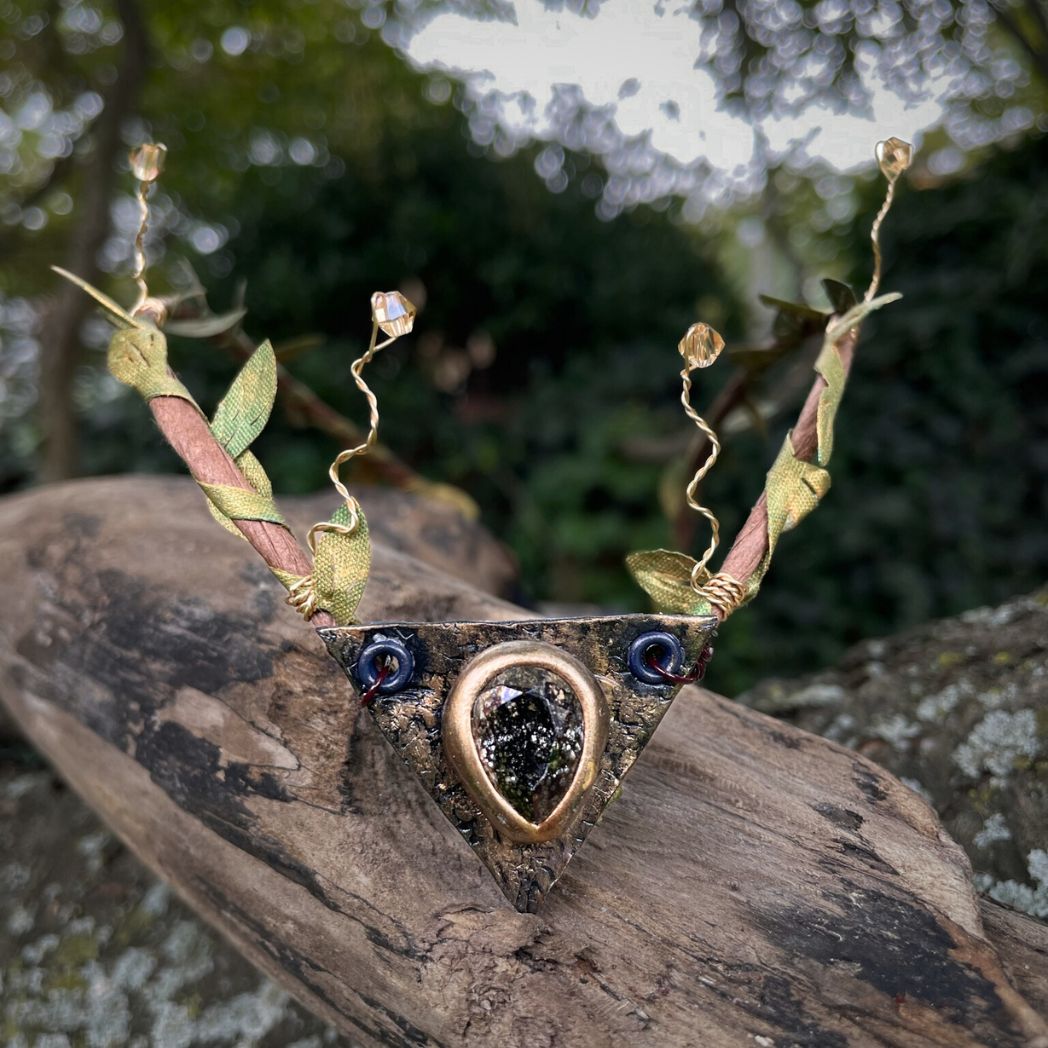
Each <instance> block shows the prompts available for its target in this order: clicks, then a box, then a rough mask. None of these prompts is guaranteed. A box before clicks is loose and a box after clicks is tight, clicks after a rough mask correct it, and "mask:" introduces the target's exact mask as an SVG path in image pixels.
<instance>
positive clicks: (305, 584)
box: [287, 574, 319, 622]
mask: <svg viewBox="0 0 1048 1048" xmlns="http://www.w3.org/2000/svg"><path fill="white" fill-rule="evenodd" d="M318 601H319V598H318V596H317V581H316V579H315V578H313V575H312V574H309V575H299V576H298V577H297V578H294V581H291V582H289V583H288V584H287V603H288V604H290V605H291V607H293V608H294V609H295V611H297V612H298V613H299V614H300V615H301V616H302V618H304V619H305V620H306V622H309V620H310V619H311V618H313V616H314V615H315V614H316V611H317V608H318V606H319V605H318Z"/></svg>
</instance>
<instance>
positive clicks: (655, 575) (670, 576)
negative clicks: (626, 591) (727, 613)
mask: <svg viewBox="0 0 1048 1048" xmlns="http://www.w3.org/2000/svg"><path fill="white" fill-rule="evenodd" d="M696 563H697V562H696V561H695V559H694V558H692V557H689V556H687V555H686V554H684V553H677V552H675V551H673V550H668V549H652V550H645V551H644V552H641V553H631V554H630V555H629V556H628V557H627V558H626V567H627V568H628V569H629V572H630V574H631V575H632V576H633V577H634V579H636V581H637V585H638V586H640V588H641V589H642V590H644V592H645V593H647V594H648V596H649V597H651V601H652V604H653V605H654V607H655V608H656V609H657V610H659V611H661V612H664V613H665V614H667V615H709V614H711V613H712V609H711V607H710V604H709V601H707V600H705V599H704V598H702V597H700V596H699V594H698V593H696V592H695V590H694V589H693V588H692V585H691V573H692V571H694V569H695V564H696Z"/></svg>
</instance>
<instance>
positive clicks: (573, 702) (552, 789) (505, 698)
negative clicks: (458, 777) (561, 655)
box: [473, 666, 584, 823]
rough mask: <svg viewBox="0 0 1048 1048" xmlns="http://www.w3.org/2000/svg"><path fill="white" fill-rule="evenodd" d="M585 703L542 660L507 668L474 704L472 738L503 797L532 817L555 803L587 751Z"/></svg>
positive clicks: (542, 815) (543, 814)
mask: <svg viewBox="0 0 1048 1048" xmlns="http://www.w3.org/2000/svg"><path fill="white" fill-rule="evenodd" d="M583 735H584V730H583V721H582V707H581V705H580V704H579V700H578V697H577V696H576V695H575V692H574V691H573V690H572V688H571V686H570V685H569V684H568V683H567V681H565V680H563V679H562V678H561V677H560V676H558V675H557V674H555V673H552V672H550V671H549V670H545V669H541V668H539V667H537V666H515V667H512V668H511V669H508V670H503V671H502V673H499V674H498V675H497V676H495V677H492V679H491V680H490V681H489V682H488V684H487V685H486V686H485V688H484V690H483V691H482V692H481V693H480V695H479V696H478V697H477V700H476V702H475V703H474V706H473V739H474V741H475V742H476V744H477V752H478V753H479V754H480V760H481V763H482V764H483V765H484V769H485V771H487V773H488V776H489V777H490V778H491V781H492V782H493V783H494V784H495V786H496V787H497V788H498V790H499V792H500V793H501V794H502V796H503V797H505V798H506V800H507V801H509V803H510V804H512V805H513V807H514V808H515V809H516V810H517V811H518V812H520V814H521V815H523V816H524V818H525V819H528V820H529V821H530V822H536V823H537V822H541V821H542V820H543V819H545V818H546V816H547V815H549V814H550V812H552V811H553V809H554V808H556V806H557V803H558V802H559V801H560V799H561V798H562V797H563V796H564V794H565V793H566V792H567V789H568V787H569V786H570V785H571V780H572V779H573V778H574V776H575V769H576V768H577V767H578V763H579V757H580V756H581V755H582V740H583Z"/></svg>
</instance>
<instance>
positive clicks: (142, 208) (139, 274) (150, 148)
mask: <svg viewBox="0 0 1048 1048" xmlns="http://www.w3.org/2000/svg"><path fill="white" fill-rule="evenodd" d="M166 153H167V147H166V146H164V145H161V144H160V143H158V142H145V143H143V144H142V145H140V146H138V148H137V149H133V150H132V151H131V155H130V157H129V161H130V164H131V171H132V173H133V174H134V176H135V177H136V178H137V179H138V188H137V189H136V191H135V199H136V200H137V201H138V232H137V233H135V245H134V269H133V271H132V273H131V276H132V278H133V279H134V281H135V284H136V285H137V286H138V298H137V299H136V300H135V304H134V305H133V306H132V307H131V315H132V316H137V315H138V314H139V313H141V312H142V309H143V307H144V306H145V305H146V303H147V301H148V300H149V288H148V287H147V285H146V233H147V232H148V231H149V193H150V190H151V189H152V188H153V183H154V182H156V180H157V179H158V178H159V177H160V172H161V170H162V169H163V166H164V157H165V155H166Z"/></svg>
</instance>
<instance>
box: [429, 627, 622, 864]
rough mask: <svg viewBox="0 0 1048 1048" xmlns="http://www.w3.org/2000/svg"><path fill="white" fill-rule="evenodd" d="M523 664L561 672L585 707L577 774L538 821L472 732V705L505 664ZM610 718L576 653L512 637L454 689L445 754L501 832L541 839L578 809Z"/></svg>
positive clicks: (528, 840) (470, 668)
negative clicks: (505, 789) (505, 788)
mask: <svg viewBox="0 0 1048 1048" xmlns="http://www.w3.org/2000/svg"><path fill="white" fill-rule="evenodd" d="M522 666H534V667H537V668H539V669H543V670H546V671H547V672H549V673H552V674H555V675H556V676H558V677H560V678H561V679H562V680H563V681H564V682H565V683H566V684H568V686H569V687H570V688H571V689H572V691H573V692H574V693H575V696H576V698H577V699H578V702H579V706H580V707H581V710H582V726H583V738H582V753H581V754H580V756H579V762H578V766H577V767H576V769H575V774H574V776H573V777H572V780H571V784H570V785H569V786H568V788H567V790H566V791H565V793H564V796H563V797H561V799H560V801H559V802H558V803H557V805H556V807H555V808H554V809H553V811H551V812H550V813H549V815H547V816H546V818H545V819H543V820H542V821H541V822H537V823H536V822H531V821H530V820H529V819H526V818H525V817H524V816H523V815H521V814H520V813H519V812H518V811H517V810H516V809H515V808H514V807H513V805H512V804H510V803H509V801H508V800H506V798H505V797H503V796H502V794H501V793H500V792H499V790H498V788H497V787H496V786H495V784H494V783H493V782H492V781H491V778H490V776H489V775H488V772H487V770H486V769H485V768H484V765H483V763H482V762H481V759H480V754H479V753H478V752H477V744H476V741H475V739H474V737H473V707H474V704H475V702H476V700H477V698H478V696H479V695H480V693H481V692H482V691H483V689H484V687H485V686H486V685H487V684H488V682H489V681H490V680H491V679H492V678H493V677H495V676H497V675H498V674H499V673H502V672H503V671H504V670H508V669H512V668H517V667H522ZM609 720H610V714H609V712H608V704H607V701H606V700H605V698H604V692H603V691H602V690H601V687H600V685H599V684H598V683H597V681H596V679H595V678H594V676H593V674H592V673H590V671H589V670H588V669H587V668H586V667H585V666H584V665H583V664H582V663H581V662H580V661H579V660H578V659H576V658H575V657H574V656H573V655H569V654H568V653H567V652H566V651H563V650H561V649H560V648H556V647H554V646H553V645H552V644H543V643H541V642H539V641H530V640H519V641H507V642H506V643H504V644H497V645H495V647H493V648H488V649H487V651H483V652H481V653H480V654H479V655H477V656H476V657H475V658H474V659H473V660H472V661H471V662H470V663H469V665H467V666H466V668H465V669H464V670H463V671H462V674H461V675H460V676H459V678H458V680H457V681H456V682H455V685H454V687H453V688H452V689H451V693H450V694H449V695H448V700H447V703H446V705H445V707H444V716H443V744H444V754H445V756H446V757H447V760H448V764H450V765H451V768H452V770H453V771H454V772H455V774H456V775H457V776H458V778H459V781H460V782H461V783H462V785H463V786H464V787H465V789H466V791H467V793H469V795H470V797H472V798H473V800H474V801H475V802H476V804H477V806H478V807H479V808H480V810H481V811H482V812H483V813H484V815H485V816H486V817H487V818H488V820H489V821H490V822H491V824H492V826H493V827H494V828H495V829H496V831H497V832H498V833H499V834H500V836H502V837H505V838H506V839H507V840H511V841H516V842H518V843H521V844H540V843H542V842H543V841H549V840H552V839H553V838H555V837H559V836H561V834H563V833H564V832H565V831H566V830H567V828H568V827H569V826H570V825H571V823H572V822H573V821H574V819H575V816H576V815H577V814H578V811H579V808H580V806H581V804H582V801H583V800H584V799H585V796H586V794H587V793H588V791H589V789H590V787H591V786H592V785H593V783H594V781H595V780H596V777H597V770H598V768H599V766H600V759H601V756H602V755H603V753H604V748H605V746H606V745H607V742H608V723H609Z"/></svg>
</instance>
